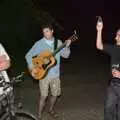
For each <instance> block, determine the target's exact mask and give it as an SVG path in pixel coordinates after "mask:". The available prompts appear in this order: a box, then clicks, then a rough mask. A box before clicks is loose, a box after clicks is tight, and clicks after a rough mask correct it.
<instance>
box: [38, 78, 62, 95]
mask: <svg viewBox="0 0 120 120" xmlns="http://www.w3.org/2000/svg"><path fill="white" fill-rule="evenodd" d="M39 89H40V95H41V96H43V97H47V96H48V94H49V89H50V92H51V95H52V96H60V94H61V85H60V78H59V77H55V78H44V79H42V80H40V81H39Z"/></svg>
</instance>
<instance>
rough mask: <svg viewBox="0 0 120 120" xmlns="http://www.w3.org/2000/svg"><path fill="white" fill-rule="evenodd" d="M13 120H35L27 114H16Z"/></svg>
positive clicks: (35, 119)
mask: <svg viewBox="0 0 120 120" xmlns="http://www.w3.org/2000/svg"><path fill="white" fill-rule="evenodd" d="M15 120H37V118H36V117H35V116H34V115H32V114H30V113H28V112H16V113H15Z"/></svg>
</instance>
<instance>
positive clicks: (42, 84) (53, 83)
mask: <svg viewBox="0 0 120 120" xmlns="http://www.w3.org/2000/svg"><path fill="white" fill-rule="evenodd" d="M42 32H43V36H44V37H43V38H42V39H40V40H39V41H37V42H36V43H35V44H34V45H33V47H32V48H31V49H30V50H29V51H28V53H27V54H26V56H25V58H26V61H27V63H28V69H29V70H30V71H31V75H32V76H33V78H34V76H35V73H36V72H37V71H36V69H35V68H34V66H33V63H32V57H33V56H36V55H39V54H40V53H41V52H43V51H45V50H48V51H51V52H53V51H54V43H55V41H56V39H55V38H54V36H53V32H54V31H53V27H52V26H51V25H49V24H48V25H45V26H43V27H42ZM70 44H71V40H67V44H66V47H64V48H63V49H62V50H61V51H60V52H58V53H57V54H56V55H55V58H56V61H57V62H56V65H55V66H54V67H52V68H51V69H50V70H49V71H48V74H47V75H46V76H45V77H44V78H43V79H42V80H39V89H40V95H41V96H40V101H39V115H38V117H39V118H41V115H42V112H43V108H44V105H45V101H46V98H47V96H48V92H49V87H50V91H51V95H52V96H51V99H50V107H49V113H50V114H51V115H52V116H53V117H55V118H56V117H58V115H57V114H56V113H55V111H54V105H55V103H56V99H57V96H60V93H61V87H60V56H62V57H64V58H68V57H69V55H70V47H69V46H70ZM60 45H62V42H61V40H58V42H57V47H59V46H60ZM44 62H46V63H48V62H49V61H48V60H47V59H44Z"/></svg>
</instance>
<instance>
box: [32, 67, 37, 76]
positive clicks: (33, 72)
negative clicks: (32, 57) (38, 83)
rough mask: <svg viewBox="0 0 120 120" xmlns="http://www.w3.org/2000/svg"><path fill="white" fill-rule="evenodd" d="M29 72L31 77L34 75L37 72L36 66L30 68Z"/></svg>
mask: <svg viewBox="0 0 120 120" xmlns="http://www.w3.org/2000/svg"><path fill="white" fill-rule="evenodd" d="M30 73H31V75H32V76H33V77H35V75H36V73H37V69H36V68H33V69H30Z"/></svg>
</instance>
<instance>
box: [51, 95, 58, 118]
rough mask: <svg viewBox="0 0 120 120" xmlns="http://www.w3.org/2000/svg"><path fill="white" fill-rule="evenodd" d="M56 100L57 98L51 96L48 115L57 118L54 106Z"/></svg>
mask: <svg viewBox="0 0 120 120" xmlns="http://www.w3.org/2000/svg"><path fill="white" fill-rule="evenodd" d="M56 100H57V96H52V97H51V99H50V108H49V113H50V114H51V115H52V116H53V117H54V118H56V117H59V116H58V114H57V113H55V110H54V106H55V103H56Z"/></svg>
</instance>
